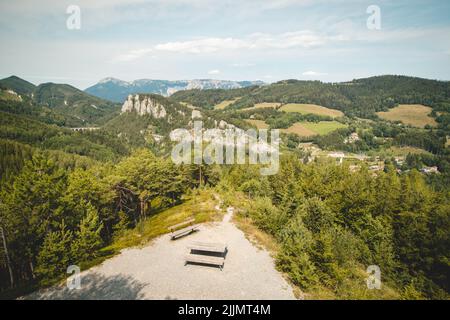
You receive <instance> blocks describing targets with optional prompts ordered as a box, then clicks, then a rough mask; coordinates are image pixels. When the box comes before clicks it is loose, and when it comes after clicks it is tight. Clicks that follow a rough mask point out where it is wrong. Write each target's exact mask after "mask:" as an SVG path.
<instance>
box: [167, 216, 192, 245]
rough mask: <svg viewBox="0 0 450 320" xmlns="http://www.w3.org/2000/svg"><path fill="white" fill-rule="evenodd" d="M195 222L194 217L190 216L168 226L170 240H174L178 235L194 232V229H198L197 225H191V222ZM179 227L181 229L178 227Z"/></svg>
mask: <svg viewBox="0 0 450 320" xmlns="http://www.w3.org/2000/svg"><path fill="white" fill-rule="evenodd" d="M194 222H195V219H194V218H191V219H189V220H186V221H184V222H181V223H178V224H176V225H173V226H171V227H169V231H170V232H171V235H170V238H171V239H172V240H175V239H177V238H179V237H182V236H185V235H188V234H190V233H192V232H194V231H195V230H197V229H198V225H193V223H194ZM179 228H181V229H179Z"/></svg>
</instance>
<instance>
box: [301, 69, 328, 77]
mask: <svg viewBox="0 0 450 320" xmlns="http://www.w3.org/2000/svg"><path fill="white" fill-rule="evenodd" d="M302 75H303V76H308V77H318V76H326V75H328V73H323V72H317V71H311V70H310V71H305V72H303V73H302Z"/></svg>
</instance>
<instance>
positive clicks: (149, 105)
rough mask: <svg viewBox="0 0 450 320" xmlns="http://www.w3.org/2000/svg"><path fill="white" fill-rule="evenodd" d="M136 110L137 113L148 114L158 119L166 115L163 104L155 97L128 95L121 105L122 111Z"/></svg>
mask: <svg viewBox="0 0 450 320" xmlns="http://www.w3.org/2000/svg"><path fill="white" fill-rule="evenodd" d="M132 111H136V112H137V113H138V114H139V115H144V114H149V115H151V116H152V117H153V118H156V119H160V118H165V117H166V116H167V111H166V109H165V108H164V106H163V105H162V104H161V103H160V102H159V101H158V100H157V99H156V98H155V97H152V96H148V95H139V94H136V95H134V96H133V95H129V96H128V99H127V100H126V101H125V102H124V104H123V106H122V113H124V112H132Z"/></svg>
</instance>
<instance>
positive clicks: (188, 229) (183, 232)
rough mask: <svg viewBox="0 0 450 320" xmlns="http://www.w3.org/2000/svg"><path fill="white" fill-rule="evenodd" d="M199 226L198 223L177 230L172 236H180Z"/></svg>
mask: <svg viewBox="0 0 450 320" xmlns="http://www.w3.org/2000/svg"><path fill="white" fill-rule="evenodd" d="M197 228H198V225H193V226H189V227H186V228H183V229H180V230H177V231H175V232H173V233H172V234H171V237H172V239H174V238H178V237H179V236H181V235H185V234H188V233H191V232H193V231H194V230H196V229H197Z"/></svg>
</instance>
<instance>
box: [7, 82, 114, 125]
mask: <svg viewBox="0 0 450 320" xmlns="http://www.w3.org/2000/svg"><path fill="white" fill-rule="evenodd" d="M0 89H1V92H2V94H0V100H1V101H2V103H1V109H0V110H2V111H6V112H13V113H18V114H28V115H33V116H34V117H39V120H41V121H45V122H48V123H55V124H57V125H60V126H67V127H82V126H96V125H101V124H103V123H105V122H107V121H108V120H110V119H111V118H112V117H114V116H116V115H117V114H118V111H119V109H120V105H119V104H117V103H113V102H110V101H107V100H103V99H100V98H97V97H94V96H91V95H89V94H87V93H85V92H83V91H81V90H78V89H77V88H75V87H72V86H70V85H66V84H55V83H45V84H41V85H39V86H34V85H33V84H31V83H29V82H27V81H25V80H23V79H20V78H18V77H16V76H11V77H9V78H6V79H3V80H0ZM8 90H9V91H10V93H9V92H8Z"/></svg>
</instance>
